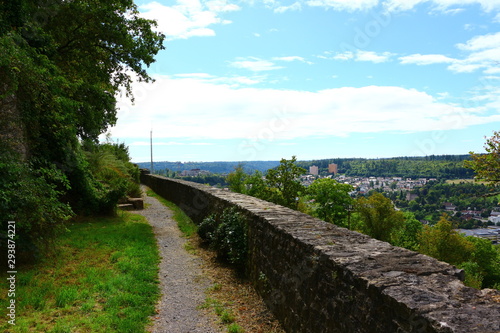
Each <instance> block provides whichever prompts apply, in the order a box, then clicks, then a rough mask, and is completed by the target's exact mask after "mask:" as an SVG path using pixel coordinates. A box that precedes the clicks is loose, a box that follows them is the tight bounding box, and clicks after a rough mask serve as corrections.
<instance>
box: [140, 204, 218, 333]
mask: <svg viewBox="0 0 500 333" xmlns="http://www.w3.org/2000/svg"><path fill="white" fill-rule="evenodd" d="M144 200H145V201H144V203H145V204H147V207H146V208H145V209H144V210H142V211H133V213H136V214H140V215H143V216H144V217H146V218H147V220H148V221H149V223H150V224H151V225H152V226H153V230H154V233H155V235H156V239H157V242H158V247H159V251H160V256H161V258H162V260H161V263H160V288H161V292H162V296H161V299H160V302H159V304H158V306H157V311H158V314H157V315H156V316H154V324H153V326H152V328H151V329H150V331H151V332H155V333H217V332H220V330H218V329H217V328H215V326H214V324H213V323H212V321H211V319H210V318H209V317H207V316H206V315H205V314H204V313H203V312H202V311H200V310H198V309H197V307H198V306H199V305H201V304H202V303H203V302H204V300H205V293H204V291H205V289H206V288H207V287H208V286H209V285H210V283H211V282H210V281H209V280H208V278H206V277H204V276H203V275H202V268H201V259H199V258H197V257H195V256H193V255H191V254H189V253H188V252H187V251H186V250H185V249H184V243H185V242H186V240H185V239H183V238H182V234H181V232H180V231H179V229H178V227H177V223H176V222H175V221H174V220H173V219H172V211H171V210H170V209H168V208H167V207H165V206H164V205H162V204H161V203H160V202H159V201H158V200H157V199H155V198H153V197H149V196H145V199H144ZM145 206H146V205H145Z"/></svg>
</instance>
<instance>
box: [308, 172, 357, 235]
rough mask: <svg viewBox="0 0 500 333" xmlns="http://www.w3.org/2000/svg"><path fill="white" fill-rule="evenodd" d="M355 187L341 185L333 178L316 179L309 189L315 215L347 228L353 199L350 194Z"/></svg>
mask: <svg viewBox="0 0 500 333" xmlns="http://www.w3.org/2000/svg"><path fill="white" fill-rule="evenodd" d="M351 191H353V187H352V186H351V185H348V184H341V183H339V182H337V181H336V180H334V179H331V178H320V179H316V180H315V181H314V182H313V183H312V184H311V185H310V186H309V187H308V188H307V193H308V195H309V197H310V198H311V199H312V200H314V204H313V212H314V215H315V216H316V217H318V218H320V219H322V220H324V221H326V222H330V223H334V224H337V225H340V226H347V221H346V220H347V217H348V214H349V211H348V210H349V206H351V205H352V204H353V199H352V198H351V196H350V195H349V192H351Z"/></svg>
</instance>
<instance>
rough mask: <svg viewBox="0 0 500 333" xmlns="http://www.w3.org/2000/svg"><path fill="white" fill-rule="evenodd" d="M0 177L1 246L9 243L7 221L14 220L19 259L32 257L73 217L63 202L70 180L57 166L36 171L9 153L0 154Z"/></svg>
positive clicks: (68, 207) (29, 164) (30, 164)
mask: <svg viewBox="0 0 500 333" xmlns="http://www.w3.org/2000/svg"><path fill="white" fill-rule="evenodd" d="M0 174H1V175H2V177H0V213H1V216H2V220H1V221H0V228H1V229H0V247H1V248H5V246H6V243H7V239H8V237H7V236H8V235H7V232H8V231H7V222H8V221H15V239H14V241H15V242H16V250H17V252H18V253H19V256H18V258H17V259H18V261H21V260H22V259H23V258H24V259H30V258H33V257H35V256H37V255H38V254H39V252H40V250H41V249H42V247H47V246H48V245H49V243H48V242H47V241H48V240H50V239H51V238H52V237H53V236H54V235H56V234H57V233H58V231H61V230H63V229H64V222H65V221H67V220H68V219H69V218H71V216H72V215H73V212H72V210H71V208H70V206H69V205H68V204H66V203H64V202H62V201H61V200H60V199H61V197H62V195H63V194H64V191H65V190H66V189H67V188H68V186H69V185H68V180H67V178H66V177H65V176H64V174H62V172H60V171H59V170H57V169H56V168H54V167H45V168H38V169H35V168H34V167H33V164H32V163H27V162H20V161H18V160H16V159H15V158H14V156H11V155H9V154H0ZM3 253H7V252H3ZM26 256H28V257H29V258H26Z"/></svg>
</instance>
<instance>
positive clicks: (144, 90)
mask: <svg viewBox="0 0 500 333" xmlns="http://www.w3.org/2000/svg"><path fill="white" fill-rule="evenodd" d="M137 5H138V6H139V9H140V11H141V13H142V15H143V16H144V17H146V18H150V19H155V20H157V22H158V27H157V29H158V30H159V31H161V32H163V33H164V34H165V35H166V37H167V38H166V42H165V47H166V50H164V51H162V52H161V53H160V54H159V55H158V57H157V62H156V63H155V64H153V65H152V66H151V67H150V69H149V73H150V74H151V75H152V76H153V77H154V78H155V79H156V82H155V83H153V84H144V83H136V84H134V95H135V103H134V104H132V103H131V102H130V101H129V100H127V99H126V98H124V97H120V98H119V104H118V105H119V107H120V111H119V112H118V122H117V125H116V126H115V127H113V128H111V129H110V134H111V135H112V138H113V139H114V140H118V141H120V142H125V143H126V144H127V145H128V146H129V151H130V153H131V156H132V159H133V160H134V161H135V162H142V161H149V158H150V157H149V156H150V155H149V135H150V130H151V129H152V130H153V141H154V145H153V149H154V160H156V161H247V160H248V161H249V160H279V159H281V158H288V159H289V158H290V157H291V156H292V155H296V156H297V158H298V159H300V160H311V159H321V158H335V157H367V158H377V157H395V156H425V155H432V154H467V153H468V152H469V151H475V152H482V151H483V144H484V142H485V136H491V135H492V133H493V131H494V130H500V126H499V125H500V0H429V1H426V0H349V1H347V0H297V1H293V0H292V1H279V0H263V1H256V0H255V1H253V0H239V1H238V0H157V1H148V0H138V1H137Z"/></svg>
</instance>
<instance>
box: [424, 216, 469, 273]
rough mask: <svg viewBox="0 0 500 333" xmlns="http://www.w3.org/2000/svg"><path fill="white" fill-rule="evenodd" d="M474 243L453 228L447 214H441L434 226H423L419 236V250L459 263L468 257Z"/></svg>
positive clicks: (443, 259)
mask: <svg viewBox="0 0 500 333" xmlns="http://www.w3.org/2000/svg"><path fill="white" fill-rule="evenodd" d="M473 250H474V244H473V243H472V242H470V241H469V240H467V239H466V238H465V237H463V236H462V235H460V234H459V233H458V232H457V231H455V230H454V227H453V224H452V222H451V221H450V220H449V218H448V216H447V215H445V214H443V215H442V216H441V219H440V220H439V222H438V223H437V224H436V225H435V226H432V227H430V226H424V230H423V231H422V233H421V236H420V252H421V253H423V254H427V255H429V256H431V257H434V258H436V259H438V260H441V261H445V262H447V263H450V264H452V265H459V264H461V263H463V262H466V261H468V260H469V259H470V257H471V254H472V252H473Z"/></svg>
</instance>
